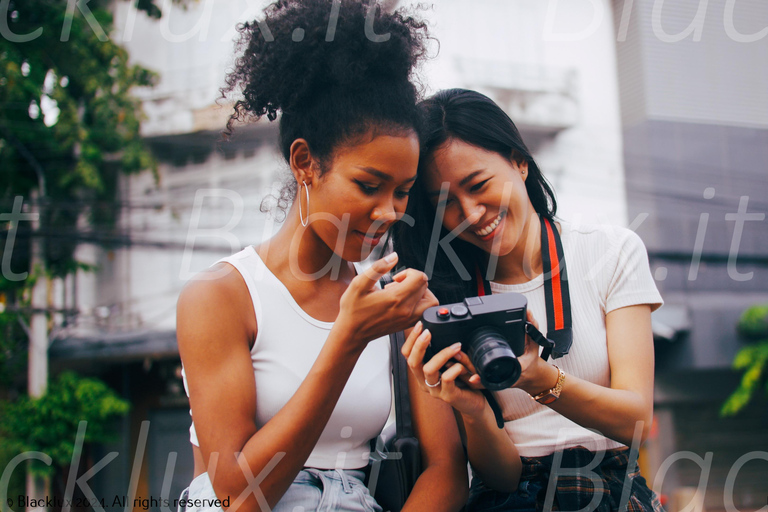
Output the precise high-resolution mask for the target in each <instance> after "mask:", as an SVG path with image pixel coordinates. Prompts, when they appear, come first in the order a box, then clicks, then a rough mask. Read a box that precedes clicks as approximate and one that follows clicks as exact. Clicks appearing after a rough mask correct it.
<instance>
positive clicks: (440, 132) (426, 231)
mask: <svg viewBox="0 0 768 512" xmlns="http://www.w3.org/2000/svg"><path fill="white" fill-rule="evenodd" d="M419 110H420V113H421V116H422V120H421V133H422V138H421V154H420V157H419V177H418V178H417V180H416V183H414V186H413V188H412V189H411V194H410V199H409V200H408V208H407V210H406V214H407V216H406V219H413V220H414V222H413V226H410V225H408V224H407V223H406V222H399V223H397V225H395V226H394V228H393V242H394V248H395V251H397V253H398V255H399V257H400V262H401V263H402V264H403V265H405V266H407V267H411V268H416V269H419V270H423V271H426V272H427V274H428V276H429V278H430V289H431V290H432V291H433V292H434V293H435V295H436V296H437V298H438V299H439V300H440V302H441V303H442V304H445V303H450V302H458V301H461V300H462V299H464V298H465V297H470V296H474V295H477V284H478V283H477V279H478V278H477V274H478V272H479V273H480V274H481V275H484V273H485V267H486V265H487V261H488V254H487V253H486V252H485V251H483V250H482V249H480V248H478V247H476V246H474V245H472V244H470V243H469V242H465V241H463V240H459V239H458V238H454V239H453V240H450V241H449V242H443V243H447V246H448V252H446V249H445V248H444V247H443V246H442V244H438V246H437V247H436V248H433V249H436V253H435V255H434V260H433V261H432V262H430V261H428V258H429V254H430V247H429V246H430V243H431V242H432V230H433V227H434V224H435V215H436V213H435V208H434V206H433V205H432V202H431V201H430V200H429V198H428V197H427V194H426V190H425V188H424V169H425V167H426V165H427V164H428V163H429V162H430V161H431V160H432V158H433V156H434V153H435V151H436V150H437V149H438V148H440V147H441V146H442V145H443V144H445V143H446V142H447V141H449V140H452V139H455V140H460V141H462V142H466V143H467V144H471V145H473V146H477V147H479V148H482V149H485V150H487V151H492V152H494V153H497V154H499V155H501V156H502V157H504V158H506V159H509V160H511V161H515V162H518V163H522V162H526V163H527V164H528V178H527V179H526V180H525V188H526V191H527V192H528V198H529V199H530V201H531V204H532V205H533V208H534V209H535V210H536V212H537V213H538V214H539V215H540V216H542V217H545V218H547V219H550V220H554V217H555V214H556V212H557V201H556V199H555V193H554V192H553V190H552V187H551V186H550V184H549V183H548V182H547V180H546V179H545V178H544V176H543V175H542V173H541V171H540V170H539V167H538V165H536V162H535V161H534V159H533V156H531V152H530V151H529V150H528V148H527V146H526V145H525V143H524V142H523V139H522V137H520V132H519V131H518V129H517V127H516V126H515V123H514V122H512V119H510V117H509V116H508V115H507V113H506V112H504V110H502V109H501V107H499V106H498V105H497V104H496V103H494V102H493V100H491V99H490V98H488V97H487V96H485V95H483V94H480V93H479V92H476V91H470V90H467V89H446V90H443V91H440V92H438V93H437V94H435V95H434V96H432V97H430V98H428V99H426V100H424V101H422V102H421V103H420V104H419ZM447 234H448V231H447V230H446V229H445V228H444V227H441V232H440V239H441V240H442V239H443V238H444V237H445V236H446V235H447ZM449 252H453V253H455V255H456V256H457V257H458V260H459V261H458V262H457V261H456V258H455V257H453V258H452V257H451V256H452V255H450V254H449ZM457 263H460V264H459V265H457ZM427 267H431V268H427ZM460 267H463V268H460Z"/></svg>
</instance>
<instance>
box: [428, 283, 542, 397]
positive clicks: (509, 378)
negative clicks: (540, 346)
mask: <svg viewBox="0 0 768 512" xmlns="http://www.w3.org/2000/svg"><path fill="white" fill-rule="evenodd" d="M527 306H528V299H526V297H525V295H521V294H519V293H514V292H510V293H501V294H497V295H486V296H483V297H469V298H466V299H464V301H463V302H459V303H456V304H447V305H445V306H434V307H431V308H429V309H427V310H426V311H424V314H423V315H422V317H423V323H424V327H425V328H426V329H429V331H430V332H431V333H432V342H431V344H430V347H429V348H428V349H427V352H426V354H425V356H424V361H425V362H426V361H428V360H429V359H431V358H432V356H433V355H435V354H436V353H438V352H439V351H441V350H442V349H444V348H446V347H448V346H450V345H453V344H454V343H456V342H458V341H460V342H461V347H462V350H463V351H464V352H465V353H466V354H467V355H468V356H469V358H470V360H471V361H472V364H473V365H475V369H476V370H477V373H478V375H480V381H481V382H482V383H483V385H484V386H485V387H486V389H489V390H491V391H499V390H502V389H506V388H508V387H510V386H512V384H514V383H515V382H517V379H518V378H519V377H520V363H519V362H518V360H517V356H520V355H522V354H523V352H524V351H525V335H526V332H527V329H528V327H527V325H528V324H527V321H526V308H527ZM535 341H537V342H539V341H540V340H535Z"/></svg>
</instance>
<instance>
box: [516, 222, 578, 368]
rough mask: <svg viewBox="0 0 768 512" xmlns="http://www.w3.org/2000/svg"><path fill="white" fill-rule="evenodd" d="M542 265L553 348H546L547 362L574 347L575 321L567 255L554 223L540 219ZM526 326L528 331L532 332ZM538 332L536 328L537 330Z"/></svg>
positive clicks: (548, 336)
mask: <svg viewBox="0 0 768 512" xmlns="http://www.w3.org/2000/svg"><path fill="white" fill-rule="evenodd" d="M541 262H542V264H543V267H544V298H545V300H546V305H547V338H548V339H549V340H551V341H552V342H554V346H551V347H544V350H543V351H542V353H541V357H542V358H543V359H544V360H545V361H546V360H547V359H548V358H549V356H550V354H551V355H552V359H557V358H559V357H563V356H564V355H565V354H567V353H568V351H569V350H570V349H571V345H572V344H573V320H572V318H571V294H570V291H569V288H568V273H567V270H566V268H565V253H564V252H563V243H562V241H561V240H560V233H558V232H557V229H556V228H555V227H554V226H553V225H552V222H551V221H550V220H549V219H547V218H544V217H541ZM529 326H530V327H531V328H533V326H532V325H530V324H529V325H527V326H526V331H528V330H529ZM534 329H535V328H534Z"/></svg>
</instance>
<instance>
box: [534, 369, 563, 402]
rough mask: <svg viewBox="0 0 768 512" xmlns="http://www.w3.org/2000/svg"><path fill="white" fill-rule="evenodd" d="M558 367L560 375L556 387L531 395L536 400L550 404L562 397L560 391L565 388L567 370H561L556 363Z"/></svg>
mask: <svg viewBox="0 0 768 512" xmlns="http://www.w3.org/2000/svg"><path fill="white" fill-rule="evenodd" d="M552 366H554V367H555V368H556V369H557V372H558V376H557V384H555V387H553V388H552V389H549V390H547V391H542V392H541V393H539V394H538V395H536V396H531V398H532V399H534V400H536V401H537V402H539V403H540V404H544V405H549V404H551V403H552V402H554V401H555V400H557V399H558V398H560V392H561V391H562V390H563V382H565V372H564V371H563V370H561V369H560V368H559V367H558V366H557V365H556V364H553V365H552Z"/></svg>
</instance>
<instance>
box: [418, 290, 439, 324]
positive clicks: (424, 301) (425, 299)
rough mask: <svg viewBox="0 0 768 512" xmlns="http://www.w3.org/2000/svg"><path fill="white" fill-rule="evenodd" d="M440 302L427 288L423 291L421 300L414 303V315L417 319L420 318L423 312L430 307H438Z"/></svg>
mask: <svg viewBox="0 0 768 512" xmlns="http://www.w3.org/2000/svg"><path fill="white" fill-rule="evenodd" d="M439 304H440V302H439V301H438V300H437V297H435V294H434V293H432V290H430V289H429V288H427V289H426V290H425V291H424V295H422V297H421V299H419V302H417V303H416V307H415V308H414V311H413V313H414V315H415V316H417V317H421V316H422V315H423V314H424V312H425V311H426V310H427V309H428V308H431V307H434V306H437V305H439Z"/></svg>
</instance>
